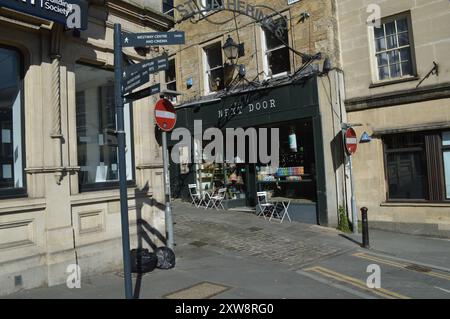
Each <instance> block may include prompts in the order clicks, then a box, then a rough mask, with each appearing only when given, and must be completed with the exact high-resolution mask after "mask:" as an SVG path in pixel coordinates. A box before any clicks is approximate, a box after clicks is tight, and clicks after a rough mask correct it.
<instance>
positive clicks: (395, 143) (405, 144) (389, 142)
mask: <svg viewBox="0 0 450 319" xmlns="http://www.w3.org/2000/svg"><path fill="white" fill-rule="evenodd" d="M384 142H385V144H386V148H387V149H388V150H397V149H405V148H413V147H419V148H423V147H424V145H425V139H424V136H423V134H418V133H416V134H414V133H412V134H396V135H389V136H386V137H385V138H384Z"/></svg>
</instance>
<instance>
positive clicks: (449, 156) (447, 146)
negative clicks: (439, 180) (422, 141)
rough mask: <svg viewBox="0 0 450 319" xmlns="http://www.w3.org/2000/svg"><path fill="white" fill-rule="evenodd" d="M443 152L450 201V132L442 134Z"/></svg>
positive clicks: (446, 195) (447, 193) (446, 186)
mask: <svg viewBox="0 0 450 319" xmlns="http://www.w3.org/2000/svg"><path fill="white" fill-rule="evenodd" d="M442 152H443V157H444V158H443V160H444V174H445V198H446V199H447V200H450V131H449V132H444V133H442Z"/></svg>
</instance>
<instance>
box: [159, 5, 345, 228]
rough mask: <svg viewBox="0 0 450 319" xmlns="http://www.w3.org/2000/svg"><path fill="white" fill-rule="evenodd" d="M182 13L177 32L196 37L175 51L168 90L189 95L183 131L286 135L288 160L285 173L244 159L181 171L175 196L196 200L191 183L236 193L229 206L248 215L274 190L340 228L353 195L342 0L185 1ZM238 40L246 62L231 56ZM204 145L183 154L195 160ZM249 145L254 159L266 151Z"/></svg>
mask: <svg viewBox="0 0 450 319" xmlns="http://www.w3.org/2000/svg"><path fill="white" fill-rule="evenodd" d="M174 8H175V9H174V18H175V28H176V29H177V30H180V31H185V34H186V44H185V45H181V46H179V47H173V48H171V49H169V56H170V59H171V61H172V62H171V66H172V68H171V71H170V72H169V73H167V76H166V80H167V83H168V88H170V89H172V90H175V91H178V92H180V93H181V95H179V96H178V97H177V98H176V99H174V101H175V102H176V104H177V107H178V124H177V125H178V128H187V129H188V130H190V131H191V132H194V130H195V128H194V122H195V121H196V120H197V121H199V120H201V121H203V124H204V127H203V131H202V132H204V131H206V130H207V129H208V128H213V127H216V128H220V129H222V130H223V132H225V131H226V129H227V128H234V129H236V128H241V127H242V128H246V129H248V128H250V129H252V128H255V129H261V128H279V134H280V137H279V140H278V139H277V143H279V145H278V147H279V148H280V150H281V152H280V153H281V161H282V162H283V163H282V164H280V167H278V170H277V169H276V168H275V169H272V168H270V167H268V166H267V165H264V163H261V162H258V163H254V162H251V161H248V159H242V158H240V157H239V156H236V157H235V158H234V159H233V161H225V163H220V162H221V161H220V160H219V161H218V162H219V163H215V164H211V163H208V161H205V163H203V162H202V161H200V162H198V163H196V164H195V165H187V164H186V165H183V163H181V164H180V165H172V172H171V181H172V194H173V195H174V196H175V197H189V192H188V186H189V184H191V185H192V184H195V185H196V187H197V189H198V191H200V192H203V193H204V192H205V191H211V190H213V189H214V188H216V189H218V188H220V187H223V186H226V188H227V194H226V199H225V201H224V206H225V207H226V208H228V209H239V210H245V208H246V207H250V208H254V207H255V206H257V205H258V198H257V192H258V191H267V193H268V195H269V196H270V197H278V198H280V197H281V198H282V200H285V201H286V202H288V203H290V205H291V206H290V212H291V215H292V216H291V217H292V218H293V219H297V220H301V221H305V222H311V223H314V224H316V223H318V224H321V225H328V226H335V225H336V224H337V219H338V208H339V206H343V207H345V205H346V197H347V195H348V192H347V188H346V187H345V186H346V184H347V181H346V175H345V171H344V165H343V164H344V161H345V159H344V155H343V150H342V143H341V139H340V137H341V122H343V121H345V120H346V119H345V110H344V109H343V100H342V99H341V92H342V93H343V80H342V75H341V73H340V72H339V71H338V70H339V68H340V53H339V43H338V37H337V31H338V29H337V20H336V9H337V7H336V3H335V1H329V0H319V1H318V0H302V1H285V0H276V1H270V5H269V4H268V3H267V1H261V0H251V1H233V0H225V1H217V0H216V1H208V0H199V1H186V0H176V1H174ZM280 30H281V32H280ZM233 43H234V44H242V45H243V47H242V46H240V51H241V52H240V54H239V56H238V58H237V59H229V58H230V57H229V56H227V55H226V52H225V51H224V46H225V47H226V46H227V44H233ZM319 53H320V54H319ZM257 138H258V139H259V140H261V138H262V135H258V136H257ZM192 143H194V141H192ZM192 143H189V144H192ZM224 143H225V142H224ZM200 144H201V143H198V144H195V145H193V146H192V147H193V151H191V152H189V149H187V152H184V151H185V150H183V151H182V152H181V151H180V152H181V153H183V154H184V155H185V157H184V160H185V161H186V162H187V163H189V162H192V161H193V159H192V157H195V156H197V155H198V153H200V152H201V148H202V147H203V146H205V145H200ZM203 144H205V141H203ZM250 144H252V143H250ZM173 145H175V143H174V144H173ZM223 145H225V144H223ZM252 145H255V144H252ZM252 145H250V146H252ZM248 147H249V144H247V151H249V152H248V154H250V155H253V154H255V153H257V152H258V150H260V149H261V148H259V149H258V148H255V149H252V150H249V149H248ZM176 151H179V150H176ZM194 153H195V154H194ZM186 156H187V157H186ZM190 157H191V158H190ZM222 162H223V159H222ZM220 164H222V165H220ZM255 164H256V165H255ZM274 170H275V172H274Z"/></svg>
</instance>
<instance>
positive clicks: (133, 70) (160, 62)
mask: <svg viewBox="0 0 450 319" xmlns="http://www.w3.org/2000/svg"><path fill="white" fill-rule="evenodd" d="M168 68H169V59H168V58H167V56H166V55H164V56H160V57H157V58H154V59H151V60H147V61H144V62H142V63H138V64H133V65H130V66H128V67H126V68H125V71H124V72H123V79H122V81H124V82H126V81H128V80H129V79H130V78H132V77H135V76H136V75H137V74H138V73H145V72H148V74H153V73H156V72H159V71H164V70H167V69H168Z"/></svg>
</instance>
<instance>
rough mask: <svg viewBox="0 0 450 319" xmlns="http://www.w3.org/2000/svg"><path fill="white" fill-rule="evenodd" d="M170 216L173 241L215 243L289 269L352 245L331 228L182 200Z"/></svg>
mask: <svg viewBox="0 0 450 319" xmlns="http://www.w3.org/2000/svg"><path fill="white" fill-rule="evenodd" d="M174 220H175V223H176V224H175V241H176V242H177V245H183V244H190V245H194V246H206V245H207V246H210V247H211V246H212V247H217V248H221V249H226V250H228V251H233V252H236V253H238V254H241V255H243V256H253V257H258V258H262V259H267V260H271V261H274V262H280V263H282V264H284V265H287V266H289V267H290V268H292V269H298V268H301V267H302V265H305V264H308V263H311V262H314V261H317V260H319V259H321V258H324V257H326V256H331V255H335V254H339V253H342V252H345V251H348V250H349V249H354V248H355V245H352V244H349V243H348V241H346V240H344V239H343V238H341V237H339V234H338V232H336V231H335V230H333V229H323V228H318V227H317V226H312V225H305V224H300V223H295V222H294V223H283V224H280V223H278V222H275V221H272V222H270V223H269V222H268V221H266V220H264V219H263V218H258V217H256V216H255V215H252V214H248V213H240V212H230V211H214V210H208V211H205V210H204V209H196V208H193V206H189V205H188V204H185V203H176V204H175V205H174Z"/></svg>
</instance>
